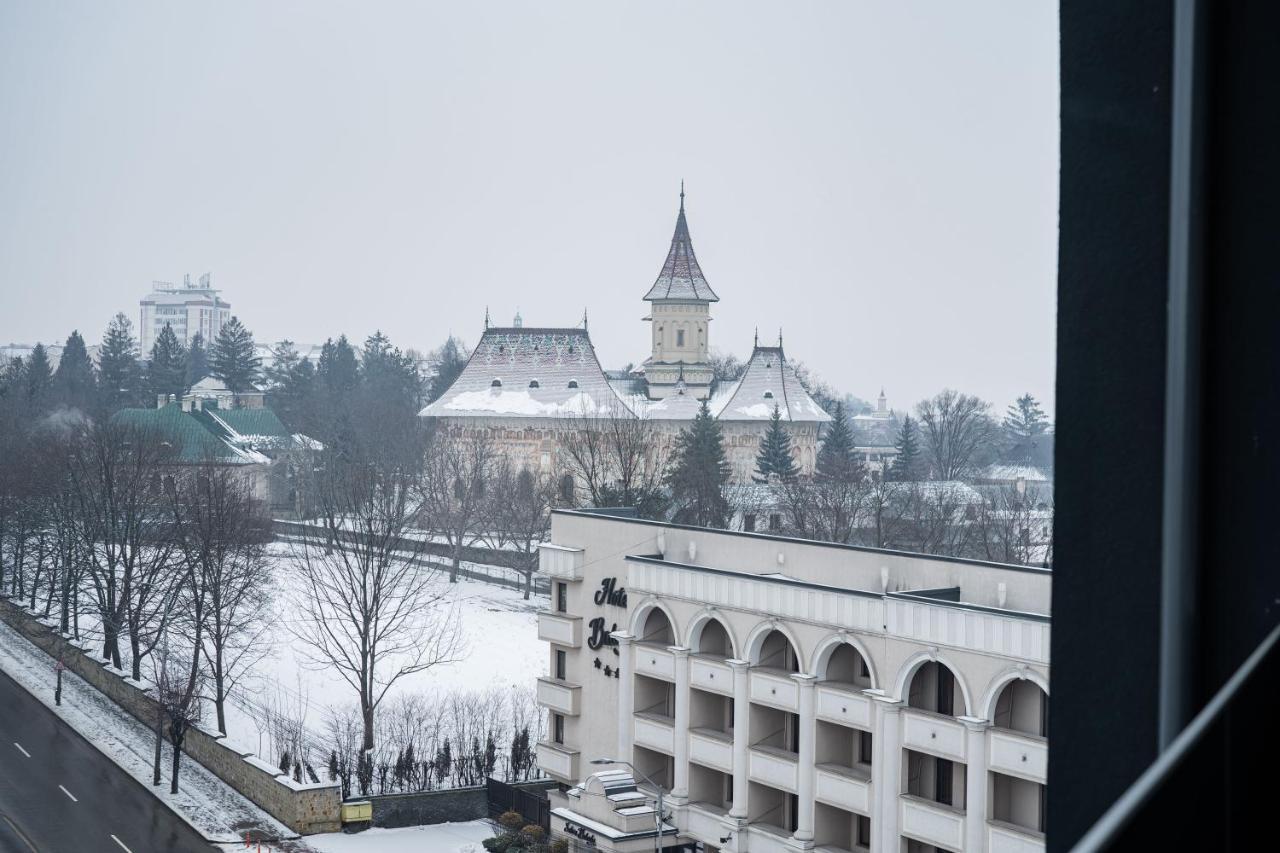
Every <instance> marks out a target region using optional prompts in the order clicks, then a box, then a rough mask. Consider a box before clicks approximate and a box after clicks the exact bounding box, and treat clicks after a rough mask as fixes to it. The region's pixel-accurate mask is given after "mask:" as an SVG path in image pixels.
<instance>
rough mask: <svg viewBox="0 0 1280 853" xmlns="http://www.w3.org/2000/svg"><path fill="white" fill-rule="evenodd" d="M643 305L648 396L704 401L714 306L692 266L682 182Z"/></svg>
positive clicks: (699, 270)
mask: <svg viewBox="0 0 1280 853" xmlns="http://www.w3.org/2000/svg"><path fill="white" fill-rule="evenodd" d="M644 299H645V301H646V302H648V303H649V316H648V317H646V318H645V320H647V321H649V323H650V324H651V326H652V328H651V330H650V331H651V333H652V342H653V345H652V353H651V354H650V356H649V359H648V360H647V361H646V362H645V363H644V372H645V379H646V380H647V381H648V383H649V396H650V397H651V398H653V399H655V400H661V399H663V398H665V397H670V396H672V395H675V394H687V395H689V396H692V397H694V398H695V399H704V398H706V397H707V396H708V394H710V392H711V354H710V340H709V338H710V326H711V303H712V302H719V301H720V297H718V296H716V294H715V291H713V290H712V289H711V285H709V284H707V279H706V277H705V276H703V274H702V268H701V267H699V266H698V258H697V256H695V255H694V254H693V240H691V239H690V238H689V224H688V222H686V221H685V216H684V184H683V183H682V184H681V185H680V212H679V214H678V215H677V216H676V232H675V234H674V235H673V236H672V238H671V249H670V251H668V252H667V260H666V263H664V264H663V265H662V271H661V272H659V273H658V278H657V280H656V281H655V282H654V283H653V287H651V288H649V292H648V293H647V294H646V295H645V297H644Z"/></svg>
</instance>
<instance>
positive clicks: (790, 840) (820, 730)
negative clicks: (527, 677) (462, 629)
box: [537, 511, 1050, 853]
mask: <svg viewBox="0 0 1280 853" xmlns="http://www.w3.org/2000/svg"><path fill="white" fill-rule="evenodd" d="M541 571H542V572H543V573H544V574H546V575H547V576H548V577H549V578H550V579H551V581H552V593H551V608H550V609H549V610H548V611H545V612H542V613H540V614H539V617H538V634H539V637H540V639H542V640H544V641H545V642H547V643H548V644H549V645H550V648H549V658H550V669H549V671H550V673H551V675H550V676H549V677H547V678H543V679H540V680H539V682H538V699H539V702H540V704H541V705H542V706H543V707H544V708H545V709H546V710H547V713H548V725H547V728H546V732H547V734H546V736H545V738H544V739H543V740H542V741H541V742H539V744H538V749H537V754H538V763H539V766H540V767H541V768H542V769H543V771H545V772H546V773H547V774H549V775H550V776H552V777H553V778H555V779H556V780H557V781H559V782H561V783H562V785H561V787H560V788H559V790H557V791H554V792H552V793H551V795H550V797H551V809H552V811H551V813H552V832H553V834H555V835H564V836H568V837H569V838H570V839H571V840H573V841H574V843H575V844H576V845H577V849H596V850H600V851H603V853H613V851H617V853H638V851H652V850H654V849H655V836H657V835H659V832H658V831H657V829H656V827H657V824H658V822H657V820H656V812H655V810H654V808H653V800H654V797H653V794H654V793H655V792H654V790H653V789H654V787H655V785H651V784H649V783H647V782H643V781H640V782H639V784H638V786H637V785H636V784H633V782H632V778H631V777H630V776H629V775H628V773H627V768H626V767H625V766H621V765H615V766H613V767H602V766H597V765H593V764H592V763H591V762H592V761H596V760H600V759H623V760H625V761H630V762H631V763H632V764H633V765H634V766H635V768H636V769H637V770H638V771H639V773H640V774H642V775H643V776H647V777H649V778H650V779H651V780H652V781H653V783H655V784H656V785H660V786H661V787H662V788H663V791H664V798H665V813H666V816H667V821H666V822H665V823H664V824H663V825H662V830H661V833H660V835H661V843H660V847H661V849H663V850H666V851H695V850H704V851H733V852H734V853H784V851H795V850H819V851H825V853H838V851H861V850H873V851H877V853H879V852H880V851H886V852H887V853H903V852H904V851H905V853H926V852H927V851H933V850H956V851H960V850H963V851H975V853H976V851H990V853H1032V851H1040V850H1043V849H1044V835H1043V815H1044V802H1045V799H1044V790H1045V788H1044V786H1045V782H1046V775H1045V774H1046V768H1047V763H1048V762H1047V756H1048V744H1047V742H1046V739H1045V732H1046V728H1045V723H1046V719H1047V707H1048V685H1049V615H1048V614H1049V603H1050V602H1049V594H1050V574H1049V572H1048V571H1047V570H1044V569H1036V568H1026V567H1021V566H1006V565H997V564H991V563H981V562H974V561H966V560H954V559H947V558H941V557H929V556H920V555H914V554H903V553H897V552H890V551H877V550H874V549H866V548H851V547H845V546H838V545H829V544H823V543H815V542H806V541H802V540H795V539H787V538H782V537H777V536H769V535H764V534H750V533H734V532H728V531H714V530H705V529H700V528H688V527H682V526H678V525H669V524H661V523H656V522H647V521H638V520H634V519H624V518H616V517H610V516H604V515H599V514H592V513H586V512H569V511H564V512H556V513H555V515H554V518H553V523H552V534H551V541H550V542H549V543H548V544H546V545H544V546H543V547H542V552H541ZM593 771H598V772H593ZM636 779H637V780H639V779H640V777H639V776H637V777H636ZM637 787H638V790H637Z"/></svg>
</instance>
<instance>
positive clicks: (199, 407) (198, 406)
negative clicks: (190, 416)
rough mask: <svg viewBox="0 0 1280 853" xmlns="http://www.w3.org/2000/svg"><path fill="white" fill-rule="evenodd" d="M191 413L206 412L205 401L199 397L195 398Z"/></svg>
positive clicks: (192, 402)
mask: <svg viewBox="0 0 1280 853" xmlns="http://www.w3.org/2000/svg"><path fill="white" fill-rule="evenodd" d="M191 411H193V412H201V411H204V400H202V399H200V398H199V397H195V398H194V399H192V401H191Z"/></svg>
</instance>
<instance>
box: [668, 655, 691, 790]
mask: <svg viewBox="0 0 1280 853" xmlns="http://www.w3.org/2000/svg"><path fill="white" fill-rule="evenodd" d="M668 649H669V651H670V652H671V655H672V656H673V657H674V658H675V665H676V724H675V729H676V731H675V736H676V737H675V740H676V744H675V765H676V772H675V781H674V784H673V785H672V786H671V799H673V800H677V801H681V800H688V799H689V699H690V696H689V649H687V648H685V647H684V646H669V647H668Z"/></svg>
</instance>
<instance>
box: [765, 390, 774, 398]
mask: <svg viewBox="0 0 1280 853" xmlns="http://www.w3.org/2000/svg"><path fill="white" fill-rule="evenodd" d="M764 398H765V399H766V400H772V399H773V392H772V391H765V392H764Z"/></svg>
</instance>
